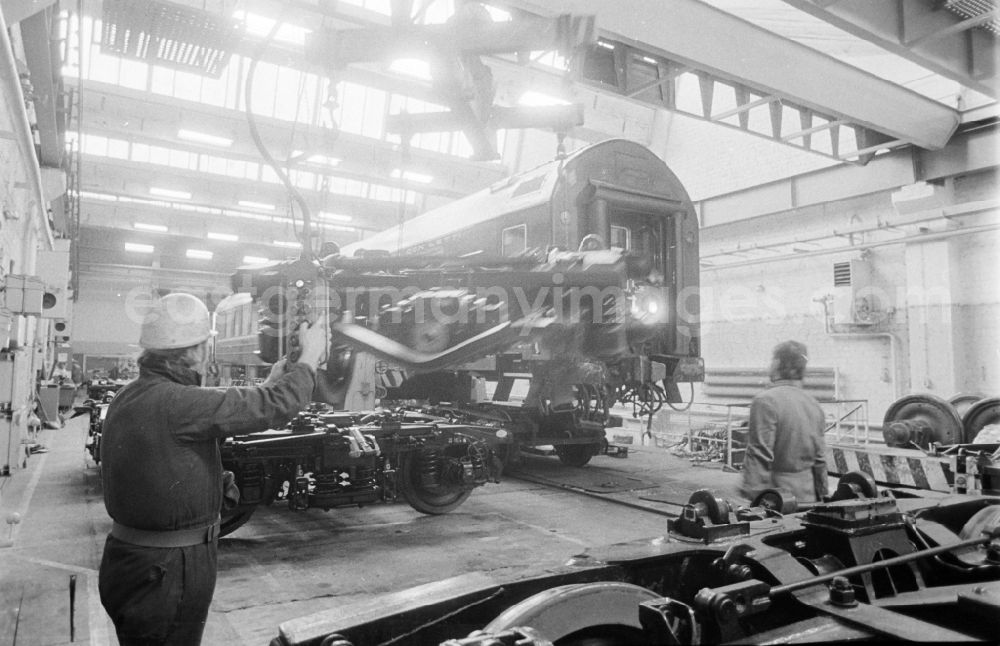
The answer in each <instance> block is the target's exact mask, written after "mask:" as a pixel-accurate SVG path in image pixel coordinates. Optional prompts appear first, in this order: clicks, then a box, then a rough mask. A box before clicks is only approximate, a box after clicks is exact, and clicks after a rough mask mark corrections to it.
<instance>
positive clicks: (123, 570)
mask: <svg viewBox="0 0 1000 646" xmlns="http://www.w3.org/2000/svg"><path fill="white" fill-rule="evenodd" d="M217 551H218V541H217V540H216V541H213V542H211V543H203V544H201V545H191V546H189V547H171V548H160V547H141V546H139V545H132V544H131V543H126V542H123V541H120V540H118V539H117V538H114V537H113V536H108V539H107V541H106V542H105V543H104V558H103V559H102V560H101V570H100V577H99V579H98V580H99V589H100V592H101V603H102V604H103V605H104V609H105V610H107V612H108V615H109V616H110V617H111V620H112V621H113V622H114V623H115V631H116V632H117V633H118V641H119V643H121V645H122V646H133V645H134V646H140V645H142V646H153V645H154V644H155V645H157V646H168V645H169V646H174V645H176V646H197V644H200V643H201V634H202V631H204V630H205V620H206V619H207V618H208V607H209V606H210V605H211V603H212V594H213V593H214V592H215V576H216V566H217Z"/></svg>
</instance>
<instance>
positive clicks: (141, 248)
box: [125, 242, 155, 253]
mask: <svg viewBox="0 0 1000 646" xmlns="http://www.w3.org/2000/svg"><path fill="white" fill-rule="evenodd" d="M154 250H155V247H153V245H151V244H140V243H138V242H126V243H125V251H132V252H135V253H153V251H154Z"/></svg>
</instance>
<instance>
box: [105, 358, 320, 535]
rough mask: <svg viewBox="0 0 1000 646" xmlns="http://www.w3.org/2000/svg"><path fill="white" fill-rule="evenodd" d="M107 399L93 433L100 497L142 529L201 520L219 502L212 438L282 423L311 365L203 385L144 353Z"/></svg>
mask: <svg viewBox="0 0 1000 646" xmlns="http://www.w3.org/2000/svg"><path fill="white" fill-rule="evenodd" d="M143 364H145V365H142V366H141V367H140V371H139V377H138V379H136V380H135V381H133V382H131V383H129V384H128V385H126V386H125V387H124V388H122V389H121V391H120V392H119V393H118V394H117V395H116V396H115V398H114V399H113V400H112V402H111V405H110V406H108V414H107V418H106V419H105V421H104V427H103V430H102V437H101V460H102V463H101V479H102V482H103V485H104V504H105V507H107V510H108V515H110V516H111V518H112V519H114V520H115V521H117V522H119V523H121V524H122V525H127V526H128V527H133V528H136V529H145V530H159V531H164V530H175V529H187V528H192V527H200V526H205V525H209V524H211V523H212V522H214V521H215V520H216V519H217V518H218V516H219V510H220V509H221V508H222V490H223V487H222V462H221V457H220V453H219V440H220V439H221V438H224V437H229V436H232V435H236V434H240V433H251V432H255V431H262V430H265V429H268V428H277V427H280V426H282V425H284V424H285V423H286V422H288V420H290V419H291V418H292V417H294V416H295V414H296V413H297V412H298V411H299V410H301V409H303V408H305V406H306V405H307V404H308V403H309V399H310V397H311V395H312V390H313V385H314V379H315V377H314V374H313V371H312V368H310V367H309V366H306V365H304V364H297V363H291V364H284V367H283V368H282V367H279V368H276V369H275V370H274V371H272V374H271V376H270V377H269V378H268V380H267V382H265V383H264V384H263V385H261V386H256V387H253V388H235V387H234V388H203V387H201V386H199V385H198V381H199V376H198V374H197V373H196V372H194V371H192V370H189V369H186V368H180V367H178V366H171V365H165V364H163V363H161V362H158V361H156V360H155V359H154V360H153V361H150V360H149V357H144V360H143Z"/></svg>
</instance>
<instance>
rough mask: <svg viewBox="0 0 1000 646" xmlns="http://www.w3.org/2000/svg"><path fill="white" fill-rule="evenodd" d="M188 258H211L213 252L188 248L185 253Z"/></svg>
mask: <svg viewBox="0 0 1000 646" xmlns="http://www.w3.org/2000/svg"><path fill="white" fill-rule="evenodd" d="M185 255H186V256H187V257H188V258H197V259H198V260H211V259H212V252H211V251H205V250H204V249H188V250H187V253H186V254H185Z"/></svg>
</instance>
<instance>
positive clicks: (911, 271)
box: [903, 240, 957, 399]
mask: <svg viewBox="0 0 1000 646" xmlns="http://www.w3.org/2000/svg"><path fill="white" fill-rule="evenodd" d="M952 291H953V290H952V269H951V254H950V243H949V241H948V240H938V241H932V242H925V243H915V244H910V245H907V247H906V319H907V332H908V336H909V343H908V346H909V350H908V351H909V368H910V384H911V389H912V390H913V391H914V392H928V393H933V394H935V395H938V396H940V397H944V398H945V399H947V398H949V397H951V396H952V395H954V394H955V393H956V392H957V388H956V383H957V380H956V375H955V337H954V334H955V327H954V320H953V317H954V302H955V299H954V297H953V293H952ZM903 394H906V393H903Z"/></svg>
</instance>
